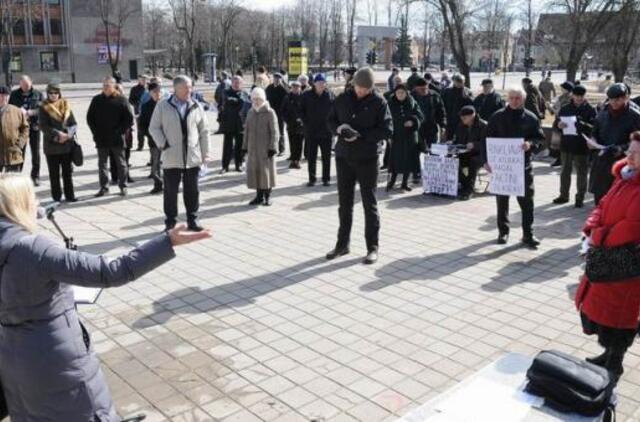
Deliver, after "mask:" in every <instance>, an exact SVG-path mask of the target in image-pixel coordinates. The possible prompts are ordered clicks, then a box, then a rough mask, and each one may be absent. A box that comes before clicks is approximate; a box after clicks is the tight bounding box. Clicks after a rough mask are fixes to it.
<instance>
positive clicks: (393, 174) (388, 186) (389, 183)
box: [387, 173, 398, 192]
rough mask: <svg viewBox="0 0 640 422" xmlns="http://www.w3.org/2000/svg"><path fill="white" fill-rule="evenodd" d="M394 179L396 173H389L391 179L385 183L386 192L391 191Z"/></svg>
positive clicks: (394, 182)
mask: <svg viewBox="0 0 640 422" xmlns="http://www.w3.org/2000/svg"><path fill="white" fill-rule="evenodd" d="M396 177H398V175H397V174H396V173H391V177H389V182H388V183H387V192H389V191H390V190H391V189H393V186H394V185H395V184H396Z"/></svg>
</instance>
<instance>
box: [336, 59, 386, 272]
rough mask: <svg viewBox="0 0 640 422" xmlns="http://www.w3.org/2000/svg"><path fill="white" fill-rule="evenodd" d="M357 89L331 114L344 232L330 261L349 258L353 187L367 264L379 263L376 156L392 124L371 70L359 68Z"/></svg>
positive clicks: (341, 98)
mask: <svg viewBox="0 0 640 422" xmlns="http://www.w3.org/2000/svg"><path fill="white" fill-rule="evenodd" d="M353 84H354V88H353V89H351V90H347V91H345V92H343V93H342V94H340V96H338V98H337V99H336V101H335V103H334V105H333V107H332V108H331V113H330V114H329V126H330V127H331V131H332V133H333V134H336V135H337V136H338V142H337V144H336V168H337V173H338V199H339V203H340V205H339V208H338V214H339V216H340V228H339V230H338V240H337V242H336V246H335V248H334V249H333V250H332V251H330V252H329V253H328V254H327V259H334V258H336V257H338V256H342V255H346V254H348V253H349V244H350V238H351V225H352V221H353V200H354V193H355V185H356V183H358V184H359V185H360V195H361V197H362V206H363V208H364V214H365V239H366V243H367V256H366V258H365V260H364V262H365V263H366V264H373V263H374V262H376V261H377V260H378V234H379V231H380V215H379V214H378V202H377V199H376V188H377V185H378V153H379V149H380V144H381V142H382V141H383V140H385V139H389V138H391V136H392V134H393V127H392V126H393V124H392V119H391V113H390V112H389V107H388V106H387V102H386V101H385V99H384V98H383V97H382V96H381V95H379V94H378V93H376V92H374V75H373V71H372V70H371V69H370V68H361V69H360V70H358V71H357V72H356V73H355V75H354V77H353Z"/></svg>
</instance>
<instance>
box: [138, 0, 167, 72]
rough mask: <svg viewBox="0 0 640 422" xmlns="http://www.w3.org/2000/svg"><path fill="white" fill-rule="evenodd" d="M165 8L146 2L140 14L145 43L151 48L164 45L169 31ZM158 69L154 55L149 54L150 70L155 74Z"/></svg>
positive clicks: (154, 48)
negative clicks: (142, 12) (141, 14)
mask: <svg viewBox="0 0 640 422" xmlns="http://www.w3.org/2000/svg"><path fill="white" fill-rule="evenodd" d="M166 13H167V11H166V9H165V8H163V7H162V6H160V5H157V4H155V3H153V4H146V5H145V7H144V14H143V16H142V18H143V22H144V30H145V43H146V45H147V46H148V47H150V48H151V49H153V50H157V49H159V48H160V46H161V45H166V44H165V42H166V39H165V37H166V36H167V34H168V33H169V31H168V30H167V22H166V19H165V16H166ZM157 71H158V63H157V58H156V55H155V54H154V55H152V56H151V72H152V73H153V74H154V75H155V74H157Z"/></svg>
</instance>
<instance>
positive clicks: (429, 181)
mask: <svg viewBox="0 0 640 422" xmlns="http://www.w3.org/2000/svg"><path fill="white" fill-rule="evenodd" d="M459 165H460V163H459V160H458V159H457V158H454V157H444V156H441V155H429V154H424V155H423V156H422V187H423V189H424V191H425V192H427V193H435V194H438V195H449V196H457V195H458V167H459Z"/></svg>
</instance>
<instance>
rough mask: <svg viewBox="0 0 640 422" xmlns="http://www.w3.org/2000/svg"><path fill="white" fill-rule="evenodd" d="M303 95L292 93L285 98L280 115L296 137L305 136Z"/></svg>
mask: <svg viewBox="0 0 640 422" xmlns="http://www.w3.org/2000/svg"><path fill="white" fill-rule="evenodd" d="M302 95H303V94H302V93H300V94H294V93H293V92H290V93H289V94H287V96H286V97H284V101H282V107H281V108H280V114H281V115H282V118H283V119H284V121H285V123H286V124H287V130H288V131H289V133H293V134H296V135H302V134H304V124H303V122H302Z"/></svg>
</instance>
